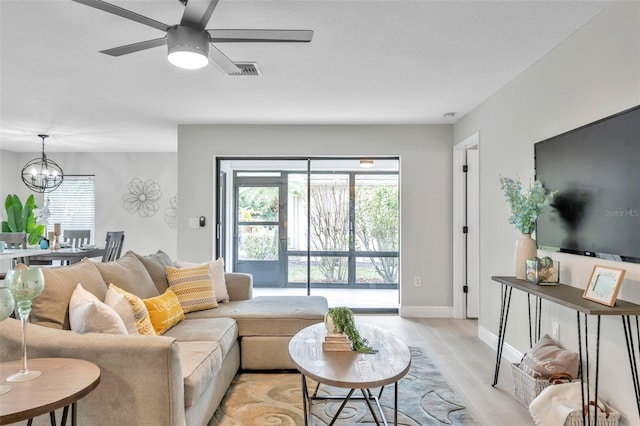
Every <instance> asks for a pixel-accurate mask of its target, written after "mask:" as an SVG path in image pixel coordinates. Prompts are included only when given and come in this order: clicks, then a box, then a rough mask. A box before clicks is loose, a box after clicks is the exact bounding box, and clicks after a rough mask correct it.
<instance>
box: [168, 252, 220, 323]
mask: <svg viewBox="0 0 640 426" xmlns="http://www.w3.org/2000/svg"><path fill="white" fill-rule="evenodd" d="M166 268H167V280H168V281H169V288H170V289H171V290H173V292H174V293H175V294H176V296H178V299H179V300H180V305H182V309H183V310H184V313H185V314H186V313H188V312H194V311H202V310H204V309H211V308H215V307H217V306H218V302H217V301H216V292H215V290H214V287H213V280H212V279H211V274H210V272H209V265H208V264H206V263H205V264H204V265H199V266H195V267H193V268H172V267H170V266H167V267H166Z"/></svg>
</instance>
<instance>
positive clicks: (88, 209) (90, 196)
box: [45, 175, 96, 244]
mask: <svg viewBox="0 0 640 426" xmlns="http://www.w3.org/2000/svg"><path fill="white" fill-rule="evenodd" d="M45 197H46V199H47V200H49V213H50V216H49V221H48V224H47V233H48V232H53V228H54V226H53V225H54V224H55V223H59V224H60V227H61V228H62V232H64V230H65V229H74V230H75V229H78V230H79V229H88V230H90V231H91V243H92V244H94V243H95V228H96V225H95V224H96V188H95V176H92V175H91V176H75V175H71V176H70V175H65V177H64V180H63V181H62V184H61V185H60V186H59V187H58V189H56V190H55V191H53V192H50V193H48V194H46V195H45ZM60 238H61V239H62V236H60Z"/></svg>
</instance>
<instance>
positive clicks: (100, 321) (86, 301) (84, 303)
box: [69, 284, 128, 334]
mask: <svg viewBox="0 0 640 426" xmlns="http://www.w3.org/2000/svg"><path fill="white" fill-rule="evenodd" d="M69 323H70V324H71V330H73V331H75V332H77V333H109V334H128V333H127V328H126V327H125V325H124V322H122V319H121V318H120V316H119V315H118V313H117V312H116V311H114V310H113V309H112V308H111V307H109V306H107V305H106V304H105V303H102V302H101V301H100V300H99V299H98V298H97V297H96V296H94V295H93V294H92V293H90V292H88V291H87V290H85V289H84V288H82V284H78V285H77V286H76V288H75V290H73V293H72V294H71V300H70V301H69Z"/></svg>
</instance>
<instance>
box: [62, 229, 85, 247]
mask: <svg viewBox="0 0 640 426" xmlns="http://www.w3.org/2000/svg"><path fill="white" fill-rule="evenodd" d="M62 241H64V242H65V243H68V244H69V245H70V246H71V247H73V248H80V247H82V246H83V245H85V244H89V242H90V241H91V230H89V229H65V230H64V231H63V233H62Z"/></svg>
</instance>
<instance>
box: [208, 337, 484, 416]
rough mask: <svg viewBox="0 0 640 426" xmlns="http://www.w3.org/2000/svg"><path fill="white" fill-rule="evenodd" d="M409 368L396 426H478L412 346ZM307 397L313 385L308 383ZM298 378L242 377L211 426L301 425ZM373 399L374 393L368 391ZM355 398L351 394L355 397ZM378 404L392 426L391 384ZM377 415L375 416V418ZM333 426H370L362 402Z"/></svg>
mask: <svg viewBox="0 0 640 426" xmlns="http://www.w3.org/2000/svg"><path fill="white" fill-rule="evenodd" d="M410 349H411V369H410V370H409V372H408V373H407V375H406V376H405V377H404V378H403V379H402V380H400V382H399V383H398V424H399V425H406V426H409V425H410V426H427V425H478V424H479V423H478V422H477V421H476V419H475V418H474V417H473V415H472V414H471V412H470V411H469V410H467V408H466V407H465V406H464V403H463V402H462V400H461V399H460V397H459V396H458V395H457V394H456V393H455V392H454V391H453V389H451V387H450V386H449V384H448V383H447V381H446V380H445V378H444V376H443V375H442V373H441V372H440V370H438V368H437V367H436V366H435V365H434V364H433V362H432V361H431V359H430V358H429V357H428V356H427V355H426V354H425V353H424V351H423V350H422V349H420V348H416V347H411V348H410ZM308 382H309V392H310V393H313V390H314V389H315V385H316V383H314V382H313V381H311V380H309V381H308ZM301 386H302V385H301V380H300V375H299V374H293V373H274V374H258V373H243V374H239V375H237V376H236V378H235V379H234V381H233V383H232V384H231V386H230V387H229V390H228V391H227V393H226V395H225V397H224V399H223V400H222V402H221V404H220V407H218V410H217V411H216V412H215V414H214V418H213V419H212V421H211V422H210V425H220V426H250V425H251V426H254V425H255V426H276V425H277V426H298V425H303V424H304V411H303V408H302V391H301ZM372 391H373V392H374V393H375V394H376V395H377V394H378V389H376V390H372ZM320 394H324V395H344V394H345V390H344V389H340V388H335V387H331V386H324V385H322V386H320V392H319V395H320ZM354 395H355V394H354ZM340 404H341V402H340V401H336V400H329V401H327V400H318V401H314V402H313V407H312V422H311V424H312V425H313V426H323V425H328V424H329V423H330V422H331V419H332V418H333V415H334V414H335V413H336V411H337V410H338V408H339V407H340ZM380 404H381V406H382V409H383V411H384V413H385V417H386V418H387V421H388V422H389V424H393V406H394V402H393V385H391V386H387V387H386V388H385V389H384V391H383V393H382V397H381V398H380ZM376 416H377V417H378V418H379V416H378V415H377V413H376ZM335 424H336V425H373V424H375V422H374V420H373V417H372V416H371V413H370V411H369V409H368V408H367V406H366V404H365V402H364V401H357V400H355V401H350V402H349V403H348V404H347V406H346V407H345V408H344V409H343V411H342V413H341V414H340V418H339V420H338V421H337V422H336V423H335Z"/></svg>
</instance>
